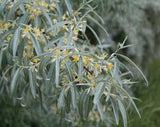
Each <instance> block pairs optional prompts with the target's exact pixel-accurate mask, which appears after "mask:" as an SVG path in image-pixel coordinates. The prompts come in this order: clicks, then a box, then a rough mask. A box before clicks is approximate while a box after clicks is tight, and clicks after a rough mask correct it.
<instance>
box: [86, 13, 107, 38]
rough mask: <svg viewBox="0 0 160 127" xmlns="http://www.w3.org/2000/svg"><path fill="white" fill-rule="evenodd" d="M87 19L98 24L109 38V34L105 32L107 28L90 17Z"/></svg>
mask: <svg viewBox="0 0 160 127" xmlns="http://www.w3.org/2000/svg"><path fill="white" fill-rule="evenodd" d="M87 18H89V19H90V20H92V21H93V22H94V23H96V24H97V25H98V26H99V27H100V28H101V29H102V30H103V31H104V32H105V33H106V35H107V36H109V34H108V32H107V31H106V30H105V28H104V27H103V26H102V25H101V24H99V22H98V21H97V20H95V19H94V18H92V17H91V16H90V15H88V16H87Z"/></svg>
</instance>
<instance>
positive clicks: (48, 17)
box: [41, 7, 53, 26]
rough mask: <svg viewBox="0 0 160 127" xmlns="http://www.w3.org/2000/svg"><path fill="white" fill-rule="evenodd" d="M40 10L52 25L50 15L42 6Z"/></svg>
mask: <svg viewBox="0 0 160 127" xmlns="http://www.w3.org/2000/svg"><path fill="white" fill-rule="evenodd" d="M41 10H42V12H43V13H44V15H45V16H46V18H47V20H48V22H49V24H50V26H53V23H52V20H51V18H50V16H49V15H48V13H47V12H46V11H45V10H44V8H43V7H41Z"/></svg>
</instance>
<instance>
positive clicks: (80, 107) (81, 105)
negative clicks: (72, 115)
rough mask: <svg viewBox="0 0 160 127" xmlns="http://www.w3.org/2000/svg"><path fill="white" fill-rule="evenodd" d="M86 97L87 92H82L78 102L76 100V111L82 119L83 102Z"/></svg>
mask: <svg viewBox="0 0 160 127" xmlns="http://www.w3.org/2000/svg"><path fill="white" fill-rule="evenodd" d="M86 96H87V90H85V91H83V92H82V93H81V94H80V97H79V100H78V111H79V114H80V116H81V117H82V118H83V109H84V100H85V98H86Z"/></svg>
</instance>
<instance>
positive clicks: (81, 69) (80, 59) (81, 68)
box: [78, 56, 83, 80]
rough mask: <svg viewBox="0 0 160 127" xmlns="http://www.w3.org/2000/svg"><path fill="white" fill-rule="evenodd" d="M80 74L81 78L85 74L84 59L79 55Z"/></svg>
mask: <svg viewBox="0 0 160 127" xmlns="http://www.w3.org/2000/svg"><path fill="white" fill-rule="evenodd" d="M78 74H79V79H80V80H81V79H82V76H83V60H82V57H81V56H80V57H79V61H78Z"/></svg>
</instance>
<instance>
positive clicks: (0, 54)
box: [0, 48, 3, 69]
mask: <svg viewBox="0 0 160 127" xmlns="http://www.w3.org/2000/svg"><path fill="white" fill-rule="evenodd" d="M2 57H3V48H0V69H1V65H2Z"/></svg>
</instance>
